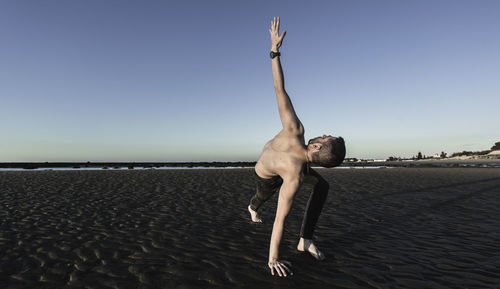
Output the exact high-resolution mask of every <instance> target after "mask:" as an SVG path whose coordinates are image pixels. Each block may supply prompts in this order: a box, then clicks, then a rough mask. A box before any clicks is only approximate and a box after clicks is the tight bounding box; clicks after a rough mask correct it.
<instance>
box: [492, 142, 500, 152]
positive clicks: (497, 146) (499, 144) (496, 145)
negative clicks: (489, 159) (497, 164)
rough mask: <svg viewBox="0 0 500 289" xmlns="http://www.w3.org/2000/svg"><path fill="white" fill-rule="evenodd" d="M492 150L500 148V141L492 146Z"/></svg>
mask: <svg viewBox="0 0 500 289" xmlns="http://www.w3.org/2000/svg"><path fill="white" fill-rule="evenodd" d="M491 150H492V151H496V150H500V142H496V143H495V145H494V146H492V147H491Z"/></svg>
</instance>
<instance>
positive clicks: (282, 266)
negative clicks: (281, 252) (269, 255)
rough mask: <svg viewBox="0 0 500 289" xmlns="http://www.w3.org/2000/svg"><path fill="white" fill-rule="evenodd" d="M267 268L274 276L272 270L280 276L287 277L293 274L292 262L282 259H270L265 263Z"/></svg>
mask: <svg viewBox="0 0 500 289" xmlns="http://www.w3.org/2000/svg"><path fill="white" fill-rule="evenodd" d="M267 265H268V266H269V269H271V274H272V275H273V276H274V272H276V273H277V274H278V276H280V277H287V276H288V275H293V272H292V270H291V269H290V268H291V267H292V263H290V262H288V261H284V260H271V261H269V263H268V264H267Z"/></svg>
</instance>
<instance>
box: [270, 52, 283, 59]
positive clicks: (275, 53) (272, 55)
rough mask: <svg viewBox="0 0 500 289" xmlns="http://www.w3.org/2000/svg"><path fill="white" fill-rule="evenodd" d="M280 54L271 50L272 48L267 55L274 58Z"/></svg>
mask: <svg viewBox="0 0 500 289" xmlns="http://www.w3.org/2000/svg"><path fill="white" fill-rule="evenodd" d="M280 55H281V53H279V52H274V51H272V50H271V53H269V56H271V59H273V58H275V57H276V56H280Z"/></svg>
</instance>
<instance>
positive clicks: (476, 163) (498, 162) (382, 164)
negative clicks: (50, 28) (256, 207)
mask: <svg viewBox="0 0 500 289" xmlns="http://www.w3.org/2000/svg"><path fill="white" fill-rule="evenodd" d="M255 164H256V162H3V163H2V162H0V171H41V170H44V171H45V170H82V171H83V170H155V169H158V170H172V169H180V170H186V169H235V168H253V167H254V166H255ZM398 167H401V168H408V167H420V168H423V167H433V168H453V167H461V168H463V167H465V168H467V167H474V168H499V167H500V159H467V160H459V159H444V160H403V161H357V162H344V163H343V164H342V165H340V166H338V167H336V168H334V169H349V168H398ZM318 168H319V167H318Z"/></svg>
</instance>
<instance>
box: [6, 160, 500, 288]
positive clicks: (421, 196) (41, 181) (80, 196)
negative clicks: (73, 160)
mask: <svg viewBox="0 0 500 289" xmlns="http://www.w3.org/2000/svg"><path fill="white" fill-rule="evenodd" d="M318 171H319V172H320V173H321V174H322V175H323V176H324V177H325V178H326V179H327V180H328V181H329V182H330V184H331V189H330V194H329V197H328V201H327V203H326V205H325V208H324V210H323V214H322V216H321V217H320V220H319V223H318V226H317V230H316V242H317V244H318V246H319V247H320V248H321V249H322V250H323V252H324V253H325V255H326V257H327V259H326V260H325V261H321V262H320V261H316V260H314V259H313V258H312V257H311V256H309V255H308V254H307V253H300V252H298V251H296V245H297V241H298V234H299V230H300V224H301V219H302V214H303V210H304V206H305V203H306V201H307V197H308V195H307V192H306V191H305V190H301V191H300V192H299V193H298V195H297V196H296V198H295V201H294V206H293V209H292V211H291V213H290V215H289V216H288V218H287V226H286V230H285V235H284V239H283V240H282V244H281V251H280V253H281V256H282V258H283V259H286V260H289V261H291V262H292V263H293V269H294V273H295V274H294V276H292V277H289V278H279V277H273V276H271V275H270V274H269V271H268V268H267V265H266V263H267V253H268V245H269V237H270V234H271V229H272V220H273V217H274V215H273V213H274V210H275V208H276V197H277V196H274V197H273V198H271V199H270V200H269V201H268V203H266V204H265V205H264V207H263V208H262V213H261V215H262V217H263V221H264V223H263V224H253V223H251V222H250V216H249V214H248V212H247V205H248V201H249V199H250V198H251V196H252V194H253V193H254V183H253V179H252V174H253V173H252V170H251V169H226V170H223V169H216V170H144V171H132V170H131V171H104V170H103V171H26V172H24V171H21V172H5V171H4V172H0V197H1V198H0V229H1V230H0V288H61V287H65V288H211V287H219V288H498V284H500V209H499V208H500V169H495V168H392V169H389V168H386V169H319V170H318Z"/></svg>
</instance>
